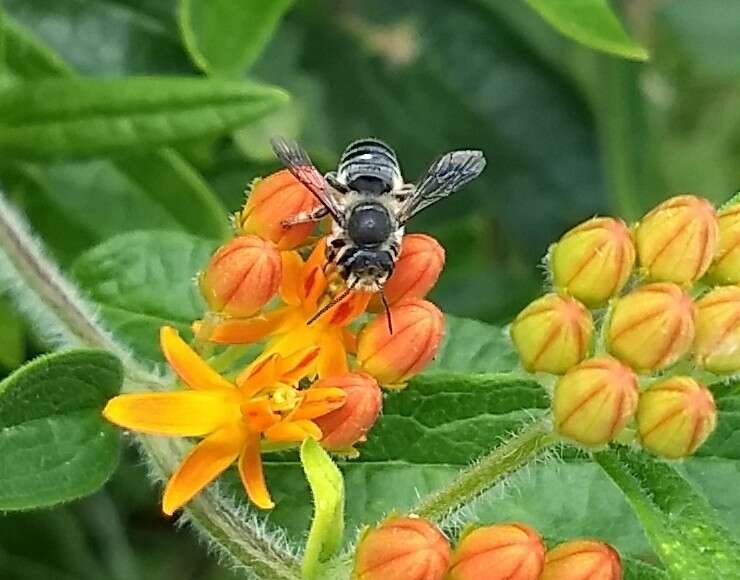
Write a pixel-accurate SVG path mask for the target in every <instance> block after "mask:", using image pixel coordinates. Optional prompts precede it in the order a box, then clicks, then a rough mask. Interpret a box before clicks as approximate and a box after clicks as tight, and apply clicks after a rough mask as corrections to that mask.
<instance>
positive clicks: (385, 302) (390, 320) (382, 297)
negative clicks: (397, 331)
mask: <svg viewBox="0 0 740 580" xmlns="http://www.w3.org/2000/svg"><path fill="white" fill-rule="evenodd" d="M380 300H381V301H382V302H383V308H385V318H386V320H387V321H388V332H389V334H393V317H392V316H391V308H390V306H388V299H387V298H386V297H385V292H383V290H381V291H380Z"/></svg>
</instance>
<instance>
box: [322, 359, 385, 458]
mask: <svg viewBox="0 0 740 580" xmlns="http://www.w3.org/2000/svg"><path fill="white" fill-rule="evenodd" d="M314 386H316V387H335V388H339V389H342V390H343V391H344V392H345V394H346V398H345V401H344V405H342V406H341V407H340V408H339V409H336V410H335V411H332V412H331V413H328V414H326V415H322V416H321V417H317V418H316V419H314V423H316V424H317V425H318V426H319V428H320V429H321V432H322V433H323V437H322V438H321V445H322V446H323V447H325V448H326V449H331V450H335V451H341V450H347V449H350V448H351V447H352V446H353V445H354V444H355V443H357V442H360V441H364V440H365V434H366V433H367V432H368V431H369V430H370V429H371V427H372V426H373V425H374V424H375V421H376V420H377V418H378V414H379V413H380V409H381V407H382V405H383V396H382V393H381V392H380V387H378V383H377V382H376V381H375V379H374V378H372V377H371V376H370V375H366V374H364V373H347V374H344V375H337V376H332V377H327V378H325V379H322V380H320V381H319V382H317V383H316V384H315V385H314Z"/></svg>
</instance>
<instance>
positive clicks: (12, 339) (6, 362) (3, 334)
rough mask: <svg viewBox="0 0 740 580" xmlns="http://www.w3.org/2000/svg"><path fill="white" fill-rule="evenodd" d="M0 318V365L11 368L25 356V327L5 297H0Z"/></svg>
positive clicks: (18, 363) (17, 364)
mask: <svg viewBox="0 0 740 580" xmlns="http://www.w3.org/2000/svg"><path fill="white" fill-rule="evenodd" d="M0 320H1V321H2V324H0V367H3V368H5V369H9V370H12V369H14V368H16V367H17V366H20V365H21V363H23V361H24V360H25V358H26V356H25V355H26V327H25V325H24V324H23V320H22V319H21V317H20V316H19V315H18V313H17V312H16V310H15V308H13V306H12V305H11V304H10V302H8V301H7V300H6V299H5V298H0Z"/></svg>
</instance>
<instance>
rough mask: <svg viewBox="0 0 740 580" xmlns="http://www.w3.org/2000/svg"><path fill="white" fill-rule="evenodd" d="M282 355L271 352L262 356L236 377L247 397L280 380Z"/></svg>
mask: <svg viewBox="0 0 740 580" xmlns="http://www.w3.org/2000/svg"><path fill="white" fill-rule="evenodd" d="M279 362H280V357H279V355H277V354H271V355H269V356H267V357H261V358H259V359H257V360H256V361H254V362H253V363H252V364H251V365H249V366H248V367H247V368H246V369H244V370H243V371H242V372H241V373H239V376H238V377H236V384H237V385H238V386H239V389H241V392H242V394H243V395H244V396H245V397H251V396H252V395H254V394H256V393H259V392H260V391H261V390H262V389H265V388H267V387H271V386H272V385H274V384H275V383H276V382H277V381H278V372H279V370H278V364H279Z"/></svg>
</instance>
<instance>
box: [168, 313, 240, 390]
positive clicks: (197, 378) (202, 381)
mask: <svg viewBox="0 0 740 580" xmlns="http://www.w3.org/2000/svg"><path fill="white" fill-rule="evenodd" d="M159 342H160V344H161V346H162V352H163V353H164V356H165V358H167V362H169V363H170V366H171V367H172V369H173V370H174V371H175V372H176V373H177V376H179V377H180V378H181V379H182V380H183V382H184V383H185V384H186V385H188V386H189V387H190V388H191V389H233V388H234V385H232V384H231V383H230V382H229V381H227V380H226V379H225V378H223V377H222V376H221V375H219V374H218V373H217V372H216V371H214V370H213V369H212V368H211V367H209V366H208V365H207V364H206V363H205V361H204V360H203V359H202V358H200V356H198V353H196V352H195V351H194V350H193V349H192V348H190V347H189V346H188V345H187V344H186V343H185V341H184V340H183V339H182V338H180V335H179V334H178V333H177V330H175V329H174V328H172V327H171V326H163V327H162V328H161V329H160V331H159Z"/></svg>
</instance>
